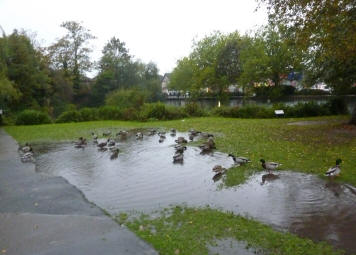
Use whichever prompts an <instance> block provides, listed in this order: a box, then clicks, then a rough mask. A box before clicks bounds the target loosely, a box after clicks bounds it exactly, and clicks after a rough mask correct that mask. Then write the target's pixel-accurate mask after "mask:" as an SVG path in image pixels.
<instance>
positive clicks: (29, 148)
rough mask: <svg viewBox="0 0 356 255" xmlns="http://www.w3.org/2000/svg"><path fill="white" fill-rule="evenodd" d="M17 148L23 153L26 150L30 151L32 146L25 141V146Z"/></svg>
mask: <svg viewBox="0 0 356 255" xmlns="http://www.w3.org/2000/svg"><path fill="white" fill-rule="evenodd" d="M19 150H20V151H22V152H23V153H27V152H32V151H33V149H32V146H31V144H29V143H26V144H25V146H22V147H19Z"/></svg>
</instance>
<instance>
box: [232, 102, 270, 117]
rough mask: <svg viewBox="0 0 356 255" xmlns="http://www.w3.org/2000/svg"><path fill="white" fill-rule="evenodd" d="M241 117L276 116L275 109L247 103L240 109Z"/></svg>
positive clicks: (239, 114)
mask: <svg viewBox="0 0 356 255" xmlns="http://www.w3.org/2000/svg"><path fill="white" fill-rule="evenodd" d="M238 116H239V117H240V118H271V117H273V116H274V113H273V109H272V108H267V107H263V106H258V105H246V106H243V107H241V108H240V109H239V111H238Z"/></svg>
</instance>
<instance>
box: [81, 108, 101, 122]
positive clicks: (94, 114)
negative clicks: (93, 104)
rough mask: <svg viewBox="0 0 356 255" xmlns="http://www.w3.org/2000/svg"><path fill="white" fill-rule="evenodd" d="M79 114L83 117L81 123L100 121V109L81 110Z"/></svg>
mask: <svg viewBox="0 0 356 255" xmlns="http://www.w3.org/2000/svg"><path fill="white" fill-rule="evenodd" d="M79 113H80V115H81V121H92V120H98V119H99V117H98V109H96V108H87V107H85V108H82V109H80V110H79Z"/></svg>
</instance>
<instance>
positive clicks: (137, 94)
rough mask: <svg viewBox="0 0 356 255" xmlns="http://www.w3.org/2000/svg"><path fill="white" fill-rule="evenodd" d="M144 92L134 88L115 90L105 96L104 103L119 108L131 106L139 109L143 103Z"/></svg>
mask: <svg viewBox="0 0 356 255" xmlns="http://www.w3.org/2000/svg"><path fill="white" fill-rule="evenodd" d="M145 98H146V94H145V93H144V92H142V91H139V90H135V89H126V90H123V89H122V90H116V91H113V92H111V93H110V94H108V95H107V97H106V100H105V102H106V104H107V105H110V106H116V107H119V108H127V107H133V108H137V109H139V108H140V107H141V106H142V105H143V104H144V103H145Z"/></svg>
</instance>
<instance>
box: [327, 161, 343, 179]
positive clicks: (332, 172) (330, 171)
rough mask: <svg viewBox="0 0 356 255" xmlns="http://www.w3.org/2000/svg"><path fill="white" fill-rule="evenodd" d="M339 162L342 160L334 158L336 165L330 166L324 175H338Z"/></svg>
mask: <svg viewBox="0 0 356 255" xmlns="http://www.w3.org/2000/svg"><path fill="white" fill-rule="evenodd" d="M341 162H342V160H341V159H339V158H338V159H337V160H336V165H335V166H333V167H330V168H329V169H328V171H326V173H325V176H329V177H334V176H339V175H340V173H341V168H340V164H341Z"/></svg>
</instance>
